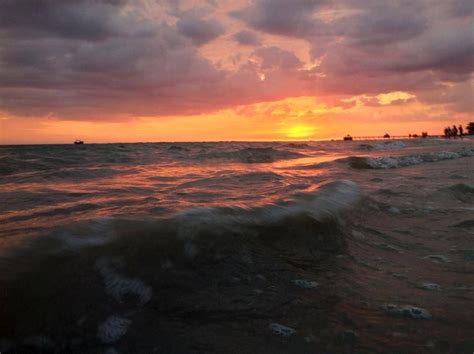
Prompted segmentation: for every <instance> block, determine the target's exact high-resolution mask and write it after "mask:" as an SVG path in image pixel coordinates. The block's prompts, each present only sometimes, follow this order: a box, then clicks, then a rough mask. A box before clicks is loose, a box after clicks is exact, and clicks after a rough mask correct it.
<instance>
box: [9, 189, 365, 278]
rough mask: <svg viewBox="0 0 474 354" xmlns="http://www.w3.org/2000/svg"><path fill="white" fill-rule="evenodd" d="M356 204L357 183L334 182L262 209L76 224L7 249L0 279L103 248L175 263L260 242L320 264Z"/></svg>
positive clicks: (195, 211)
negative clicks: (342, 218)
mask: <svg viewBox="0 0 474 354" xmlns="http://www.w3.org/2000/svg"><path fill="white" fill-rule="evenodd" d="M358 198H359V191H358V187H357V186H356V184H354V183H353V182H351V181H337V182H332V183H328V184H326V185H323V186H321V187H320V188H319V189H318V190H316V191H315V192H312V193H300V194H297V195H295V196H294V197H293V198H292V199H290V200H284V201H281V202H280V203H275V204H269V205H265V206H262V207H258V208H242V207H221V208H191V209H187V210H184V211H182V212H180V213H178V214H176V215H175V216H174V217H170V218H158V219H156V218H142V219H115V218H103V219H97V220H95V221H88V222H82V223H76V224H73V225H70V226H69V227H62V228H61V229H58V230H56V231H54V232H53V233H52V234H50V235H48V236H40V237H36V238H35V239H33V240H31V241H25V242H23V243H22V244H21V246H18V247H16V248H14V249H9V250H4V251H3V254H0V277H5V276H6V275H7V274H8V275H9V276H11V275H12V274H14V273H23V272H28V270H29V269H30V268H31V267H33V268H34V267H36V266H37V264H36V265H34V264H33V263H35V261H39V260H40V259H42V258H45V257H49V256H51V255H64V254H68V253H70V252H72V253H74V254H77V252H81V250H83V249H91V248H97V247H99V248H104V250H103V251H101V252H100V253H101V254H102V253H105V254H106V253H112V254H113V253H115V252H114V250H117V248H119V249H120V250H121V252H120V254H121V256H122V257H130V258H134V257H135V256H136V255H137V252H138V250H140V252H138V253H141V254H142V256H143V255H144V254H149V253H150V252H151V250H153V251H152V253H151V254H149V255H150V260H156V259H161V261H164V260H168V259H173V261H175V260H176V259H188V260H192V259H196V258H204V259H207V258H209V257H210V258H213V257H215V256H217V255H219V254H220V255H222V254H235V252H237V253H238V252H239V250H240V251H242V250H243V249H244V248H249V247H251V245H252V244H253V243H254V242H261V243H262V244H266V245H267V246H269V247H271V248H278V249H280V250H284V251H285V252H289V251H291V250H293V251H295V252H296V253H297V254H298V257H303V258H304V257H310V258H311V257H314V256H315V255H318V257H322V256H323V255H324V254H327V253H328V251H329V253H332V252H335V251H337V250H339V249H340V248H341V247H342V246H343V244H344V238H343V237H342V231H341V225H340V223H339V215H340V213H341V212H343V211H344V210H346V209H348V208H350V207H351V206H352V205H353V204H354V203H356V202H357V200H358ZM127 252H128V253H127ZM141 261H144V260H143V259H141ZM145 262H146V261H145ZM99 265H100V267H99V268H100V270H101V273H104V274H106V275H107V274H108V275H107V277H108V278H110V279H112V280H113V281H112V280H110V279H108V278H107V279H108V280H107V281H109V282H110V283H114V284H113V286H115V285H116V284H115V283H116V280H117V279H118V278H117V277H115V274H114V273H113V271H112V270H110V269H112V268H110V267H109V266H108V265H107V264H105V265H104V263H100V264H99ZM109 268H110V269H109ZM110 274H112V275H110ZM103 276H104V275H103ZM115 278H117V279H115ZM119 280H120V281H122V279H119ZM135 285H136V284H135Z"/></svg>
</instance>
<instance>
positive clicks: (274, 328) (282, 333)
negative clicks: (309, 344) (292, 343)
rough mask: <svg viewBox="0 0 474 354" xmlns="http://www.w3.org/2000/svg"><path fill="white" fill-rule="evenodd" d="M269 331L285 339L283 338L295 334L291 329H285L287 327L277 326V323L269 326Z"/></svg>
mask: <svg viewBox="0 0 474 354" xmlns="http://www.w3.org/2000/svg"><path fill="white" fill-rule="evenodd" d="M269 327H270V330H271V331H272V332H273V333H275V334H277V335H279V336H282V337H285V338H288V337H291V336H292V335H293V334H295V333H296V330H295V329H293V328H291V327H287V326H284V325H282V324H279V323H272V324H270V326H269Z"/></svg>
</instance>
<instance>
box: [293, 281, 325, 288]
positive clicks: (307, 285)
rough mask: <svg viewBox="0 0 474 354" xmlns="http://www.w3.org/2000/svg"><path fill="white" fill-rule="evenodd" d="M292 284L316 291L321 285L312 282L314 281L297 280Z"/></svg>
mask: <svg viewBox="0 0 474 354" xmlns="http://www.w3.org/2000/svg"><path fill="white" fill-rule="evenodd" d="M292 283H293V284H295V285H296V286H299V287H300V288H303V289H316V288H318V287H319V283H318V282H315V281H312V280H306V279H296V280H292Z"/></svg>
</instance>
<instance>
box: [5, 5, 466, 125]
mask: <svg viewBox="0 0 474 354" xmlns="http://www.w3.org/2000/svg"><path fill="white" fill-rule="evenodd" d="M166 3H167V4H168V6H167V7H166V9H167V10H166V11H165V12H166V13H165V14H163V15H164V16H163V18H161V17H159V19H157V18H156V17H153V16H147V13H146V8H140V6H141V5H140V4H141V2H134V1H125V0H116V1H112V0H109V1H99V0H75V1H72V0H44V1H26V0H0V67H1V70H0V111H2V112H7V113H10V114H15V115H18V116H41V115H47V114H53V115H55V116H58V117H61V118H64V119H71V118H74V119H105V118H101V117H106V118H110V119H116V118H117V117H121V116H137V115H176V114H191V113H192V114H194V113H203V112H210V111H213V110H216V109H220V108H225V107H232V106H235V105H241V104H249V103H255V102H262V101H266V100H275V99H280V98H285V97H289V96H298V95H315V96H318V97H321V98H323V97H330V96H331V95H334V96H337V97H339V96H340V95H343V96H344V95H346V96H348V95H349V96H350V95H359V94H370V95H377V94H379V93H384V92H390V91H408V92H411V93H414V94H416V95H417V96H420V97H421V99H422V100H423V102H426V103H428V104H440V105H445V106H447V107H450V109H452V110H453V111H456V112H460V111H463V112H465V111H466V110H467V107H468V105H469V98H470V96H472V85H467V84H466V83H467V82H469V80H471V79H472V72H473V70H474V66H473V65H474V33H473V31H474V30H473V27H472V2H471V1H465V0H456V1H449V2H435V1H430V0H417V1H410V2H408V1H405V0H394V1H390V2H381V1H376V0H359V1H357V2H354V1H349V0H337V1H333V2H329V1H326V0H294V1H287V0H272V1H270V0H255V1H252V2H251V3H250V4H249V5H248V6H245V7H244V8H242V9H240V10H238V11H234V12H233V13H232V14H231V17H232V26H233V24H235V23H237V24H240V25H241V27H240V28H237V29H236V28H234V27H230V28H232V29H233V32H236V33H235V34H234V35H233V36H232V38H233V40H235V41H237V42H238V43H239V44H241V45H247V46H256V47H257V48H255V50H254V51H253V52H252V53H251V54H250V58H249V59H250V60H248V61H246V60H245V58H242V59H243V60H238V61H236V62H234V69H233V70H232V71H231V70H230V69H227V70H224V69H221V67H220V66H217V65H215V64H213V63H212V62H211V61H210V60H208V59H206V58H204V57H203V55H202V54H201V51H200V48H199V47H200V46H202V45H204V44H206V43H210V42H212V41H214V42H212V43H210V44H209V46H212V45H214V44H215V43H218V41H219V40H220V38H219V37H220V36H221V35H223V34H224V33H225V32H226V26H227V25H228V24H227V22H226V17H222V16H221V17H219V16H217V15H216V13H217V12H218V8H219V2H218V1H204V2H202V3H201V4H199V6H192V7H189V2H186V1H171V0H161V1H160V4H166ZM183 4H184V5H183ZM164 6H166V5H164ZM163 11H164V10H163ZM165 17H168V18H166V19H165ZM169 17H170V18H171V20H170V19H169ZM236 19H237V21H236ZM227 20H229V19H228V18H227ZM265 33H268V34H272V35H278V36H279V38H280V40H281V41H280V43H281V46H282V47H281V48H279V47H276V46H274V45H269V44H266V43H265V39H266V38H268V36H265ZM285 38H287V40H288V41H292V40H294V38H298V39H301V40H302V41H306V43H308V45H309V47H310V50H311V54H312V55H313V57H314V58H317V59H318V65H317V66H316V67H314V66H313V68H312V69H308V67H309V66H307V65H305V64H307V63H303V62H302V60H301V58H298V56H297V54H295V53H293V52H292V51H290V50H288V49H285V48H284V39H285ZM272 43H273V42H272ZM217 45H218V44H217ZM206 49H207V48H206ZM229 54H231V56H232V57H237V56H246V55H248V54H245V51H243V52H236V53H229ZM237 63H243V64H240V66H237V67H235V65H238V64H237ZM447 82H449V83H451V84H450V85H448V84H446V83H447ZM441 92H446V94H441ZM449 92H452V93H451V94H449ZM327 101H328V102H330V101H331V99H330V98H328V99H327ZM335 104H339V103H337V102H336V103H335Z"/></svg>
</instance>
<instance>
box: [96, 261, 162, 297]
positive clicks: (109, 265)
mask: <svg viewBox="0 0 474 354" xmlns="http://www.w3.org/2000/svg"><path fill="white" fill-rule="evenodd" d="M96 268H97V270H98V271H99V273H100V275H102V277H103V280H104V285H105V292H106V293H107V294H108V295H110V296H112V297H113V298H114V299H115V300H117V301H118V302H122V301H123V300H124V299H125V298H126V297H127V296H135V297H136V298H137V299H138V302H139V304H140V305H144V304H146V303H147V302H148V301H150V299H151V297H152V293H153V292H152V289H151V287H149V286H147V285H145V283H143V282H142V281H141V280H140V279H132V278H127V277H125V276H123V275H121V274H119V273H117V272H116V270H115V268H114V262H113V261H111V260H109V259H107V258H99V259H98V260H97V261H96Z"/></svg>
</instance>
